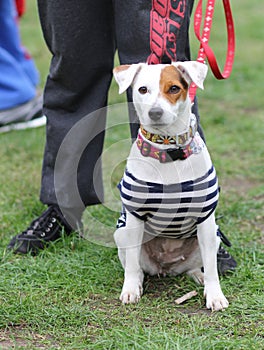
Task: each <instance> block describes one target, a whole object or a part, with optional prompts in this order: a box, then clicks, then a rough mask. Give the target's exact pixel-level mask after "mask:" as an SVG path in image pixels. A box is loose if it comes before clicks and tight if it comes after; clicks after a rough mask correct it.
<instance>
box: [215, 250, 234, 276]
mask: <svg viewBox="0 0 264 350" xmlns="http://www.w3.org/2000/svg"><path fill="white" fill-rule="evenodd" d="M236 267H237V262H236V261H235V259H234V258H233V257H232V255H230V254H229V253H228V252H227V251H226V250H225V249H224V248H223V246H222V245H220V247H219V249H218V252H217V268H218V273H219V275H226V274H227V273H229V272H233V271H235V269H236Z"/></svg>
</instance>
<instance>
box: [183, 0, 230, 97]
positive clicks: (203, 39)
mask: <svg viewBox="0 0 264 350" xmlns="http://www.w3.org/2000/svg"><path fill="white" fill-rule="evenodd" d="M214 6H215V0H208V2H207V6H206V14H205V18H204V26H203V31H202V36H201V35H200V33H201V23H202V17H203V0H199V2H198V5H197V8H196V11H195V14H194V32H195V35H196V37H197V39H198V40H199V42H200V49H199V52H198V57H197V61H199V62H202V63H204V62H205V59H206V58H207V61H208V64H209V65H210V67H211V69H212V72H213V74H214V76H215V77H216V78H217V79H226V78H228V77H229V76H230V74H231V71H232V67H233V62H234V56H235V29H234V21H233V17H232V11H231V7H230V3H229V0H223V6H224V10H225V18H226V26H227V41H228V47H227V54H226V61H225V66H224V70H223V73H221V71H220V69H219V67H218V64H217V61H216V58H215V54H214V52H213V50H212V49H211V47H210V46H209V39H210V32H211V27H212V22H213V15H214ZM196 89H197V86H196V85H195V84H194V83H192V84H191V87H190V90H189V94H190V98H191V100H192V101H193V100H194V97H195V94H196Z"/></svg>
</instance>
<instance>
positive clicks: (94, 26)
mask: <svg viewBox="0 0 264 350" xmlns="http://www.w3.org/2000/svg"><path fill="white" fill-rule="evenodd" d="M38 4H39V13H40V19H41V24H42V30H43V34H44V37H45V40H46V42H47V45H48V47H49V49H50V51H51V52H52V61H51V66H50V73H49V76H48V79H47V83H46V87H45V93H44V113H45V115H46V116H47V139H46V147H45V154H44V162H43V171H42V186H41V201H42V202H43V203H45V204H48V205H50V204H57V203H58V204H59V205H60V206H62V207H64V208H69V209H71V208H82V209H83V208H84V206H87V205H89V204H94V203H99V202H100V201H101V200H102V187H103V186H102V181H101V174H100V165H99V166H98V167H97V174H96V175H95V174H94V168H95V165H96V162H97V160H98V158H99V157H100V155H101V152H102V147H103V139H104V133H103V132H102V131H103V130H104V127H105V117H106V113H105V110H103V111H99V112H97V113H96V115H89V114H90V113H91V112H93V111H96V110H98V109H100V108H102V107H104V106H106V104H107V93H108V89H109V86H110V82H111V78H112V68H113V57H114V52H115V40H114V29H113V28H114V25H113V11H112V3H111V1H104V0H96V1H94V0H77V1H72V0H56V1H49V0H39V1H38ZM87 115H88V117H87ZM76 179H77V183H76ZM94 179H96V181H97V184H96V189H95V186H94ZM98 192H99V193H98Z"/></svg>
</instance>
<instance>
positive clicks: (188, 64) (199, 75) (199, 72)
mask: <svg viewBox="0 0 264 350" xmlns="http://www.w3.org/2000/svg"><path fill="white" fill-rule="evenodd" d="M172 65H173V66H175V67H176V68H177V69H178V70H179V71H180V72H181V74H182V75H183V77H184V79H185V80H186V81H187V83H188V84H189V85H190V84H191V82H194V83H195V84H196V85H197V86H198V87H199V88H200V89H203V88H204V86H203V82H204V79H205V77H206V74H207V71H208V67H207V65H205V64H203V63H201V62H197V61H185V62H173V63H172Z"/></svg>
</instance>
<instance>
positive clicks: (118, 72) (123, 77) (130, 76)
mask: <svg viewBox="0 0 264 350" xmlns="http://www.w3.org/2000/svg"><path fill="white" fill-rule="evenodd" d="M142 65H143V63H138V64H130V65H128V64H126V65H122V66H119V67H116V68H114V70H113V74H114V78H115V80H116V82H117V84H118V85H119V93H120V94H122V93H123V92H125V91H126V90H127V89H128V88H129V86H130V85H131V84H132V83H133V80H134V79H135V76H136V74H137V73H138V72H139V71H140V69H141V67H142Z"/></svg>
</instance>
